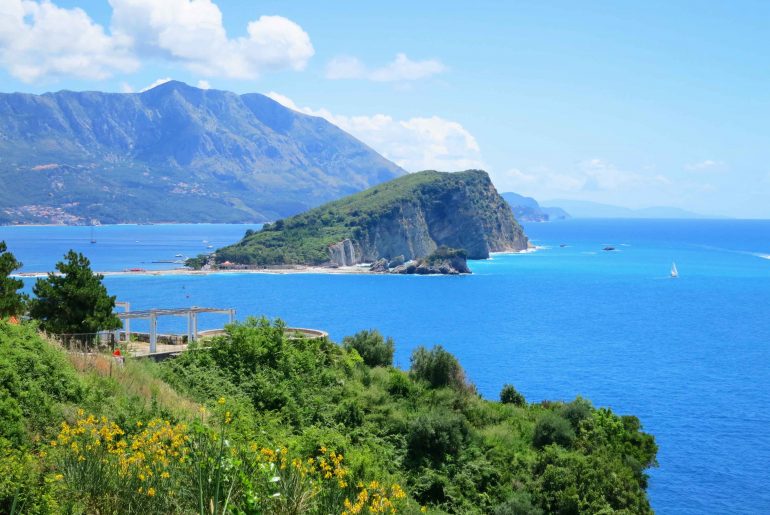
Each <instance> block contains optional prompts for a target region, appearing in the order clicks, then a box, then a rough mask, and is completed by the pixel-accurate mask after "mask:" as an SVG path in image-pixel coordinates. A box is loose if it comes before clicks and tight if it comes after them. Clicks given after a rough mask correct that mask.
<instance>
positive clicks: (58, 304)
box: [30, 250, 121, 334]
mask: <svg viewBox="0 0 770 515" xmlns="http://www.w3.org/2000/svg"><path fill="white" fill-rule="evenodd" d="M64 259H65V261H60V262H58V263H56V270H58V272H59V274H55V273H49V274H48V277H45V278H41V279H38V280H37V282H36V283H35V286H34V287H33V288H32V292H33V293H34V294H35V298H34V299H33V300H32V303H31V306H30V315H31V316H32V317H33V318H34V319H36V320H39V321H40V326H41V327H42V328H43V329H44V330H46V331H48V332H49V333H53V334H84V333H96V332H97V331H102V330H110V329H117V328H119V327H120V326H121V322H120V320H119V319H118V317H116V316H115V315H114V314H113V310H114V309H115V297H112V296H110V295H109V294H108V293H107V288H105V287H104V284H102V279H104V276H102V275H100V274H95V273H94V272H93V271H92V270H91V262H90V261H89V260H88V258H86V257H85V256H84V255H83V254H80V253H77V252H75V251H74V250H70V251H69V252H68V253H67V254H66V255H65V256H64Z"/></svg>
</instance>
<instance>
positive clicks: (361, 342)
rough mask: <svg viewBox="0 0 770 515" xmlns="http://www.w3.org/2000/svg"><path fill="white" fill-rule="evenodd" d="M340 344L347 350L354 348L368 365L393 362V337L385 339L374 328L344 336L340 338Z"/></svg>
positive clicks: (380, 365)
mask: <svg viewBox="0 0 770 515" xmlns="http://www.w3.org/2000/svg"><path fill="white" fill-rule="evenodd" d="M342 346H343V347H344V348H345V349H347V350H350V349H355V350H356V352H358V355H359V356H361V358H363V360H364V363H366V364H367V365H368V366H370V367H388V366H390V365H392V364H393V352H394V351H395V345H394V344H393V338H388V339H387V340H386V339H385V338H383V336H382V335H381V334H380V332H379V331H377V330H376V329H372V330H369V331H366V330H364V331H360V332H358V333H356V334H354V335H353V336H346V337H345V338H343V340H342Z"/></svg>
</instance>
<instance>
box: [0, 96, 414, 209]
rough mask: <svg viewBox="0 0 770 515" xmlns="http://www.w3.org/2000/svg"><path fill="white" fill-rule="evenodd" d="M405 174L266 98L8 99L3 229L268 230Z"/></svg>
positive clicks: (2, 106) (2, 122) (0, 130)
mask: <svg viewBox="0 0 770 515" xmlns="http://www.w3.org/2000/svg"><path fill="white" fill-rule="evenodd" d="M405 173H406V172H405V171H404V170H402V169H401V168H400V167H398V166H397V165H396V164H394V163H392V162H390V161H388V160H387V159H385V158H384V157H382V156H381V155H379V154H378V153H377V152H375V151H374V150H372V149H371V148H370V147H368V146H366V145H365V144H364V143H362V142H361V141H359V140H357V139H355V138H354V137H353V136H351V135H349V134H347V133H346V132H344V131H343V130H341V129H339V128H338V127H336V126H334V125H332V124H331V123H329V122H327V121H326V120H324V119H323V118H318V117H313V116H308V115H305V114H301V113H298V112H296V111H293V110H290V109H288V108H286V107H284V106H282V105H281V104H279V103H277V102H275V101H273V100H272V99H270V98H268V97H266V96H264V95H260V94H257V93H252V94H244V95H238V94H235V93H230V92H226V91H219V90H211V89H209V90H204V89H199V88H195V87H191V86H188V85H186V84H184V83H181V82H176V81H171V82H167V83H164V84H161V85H160V86H157V87H155V88H153V89H151V90H148V91H145V92H142V93H101V92H72V91H60V92H57V93H46V94H43V95H33V94H25V93H11V94H0V182H2V184H3V185H4V187H3V188H1V189H0V224H10V223H68V224H92V223H126V222H163V221H167V222H208V221H211V222H262V221H267V220H275V219H279V218H283V217H286V216H289V215H293V214H296V213H299V212H302V211H304V210H306V209H309V208H312V207H314V206H317V205H320V204H322V203H324V202H327V201H330V200H333V199H337V198H340V197H343V196H345V195H348V194H351V193H355V192H357V191H361V190H364V189H366V188H369V187H371V186H373V185H376V184H379V183H381V182H384V181H387V180H390V179H393V178H395V177H398V176H401V175H403V174H405Z"/></svg>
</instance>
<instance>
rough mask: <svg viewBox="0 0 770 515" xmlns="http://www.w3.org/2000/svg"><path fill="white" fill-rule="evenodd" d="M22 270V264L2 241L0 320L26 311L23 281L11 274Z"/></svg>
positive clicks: (0, 247)
mask: <svg viewBox="0 0 770 515" xmlns="http://www.w3.org/2000/svg"><path fill="white" fill-rule="evenodd" d="M20 268H21V263H20V262H19V261H18V260H17V259H16V257H15V256H14V255H13V254H11V253H10V252H8V247H7V246H6V245H5V242H4V241H0V319H1V318H7V317H11V316H15V315H19V314H21V313H22V312H23V311H24V305H25V302H26V300H27V299H26V296H25V295H23V294H21V293H19V290H20V289H21V288H22V287H23V286H24V283H23V282H22V281H21V279H16V278H14V277H11V274H12V273H14V272H15V271H17V270H19V269H20Z"/></svg>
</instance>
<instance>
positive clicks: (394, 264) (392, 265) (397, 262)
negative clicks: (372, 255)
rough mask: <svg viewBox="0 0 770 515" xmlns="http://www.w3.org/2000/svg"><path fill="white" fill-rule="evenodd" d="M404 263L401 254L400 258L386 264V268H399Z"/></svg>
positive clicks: (404, 260) (404, 259)
mask: <svg viewBox="0 0 770 515" xmlns="http://www.w3.org/2000/svg"><path fill="white" fill-rule="evenodd" d="M404 263H406V258H404V255H403V254H401V255H400V256H396V257H394V258H393V259H391V260H390V261H389V262H388V268H396V267H397V266H401V265H403V264H404Z"/></svg>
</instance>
